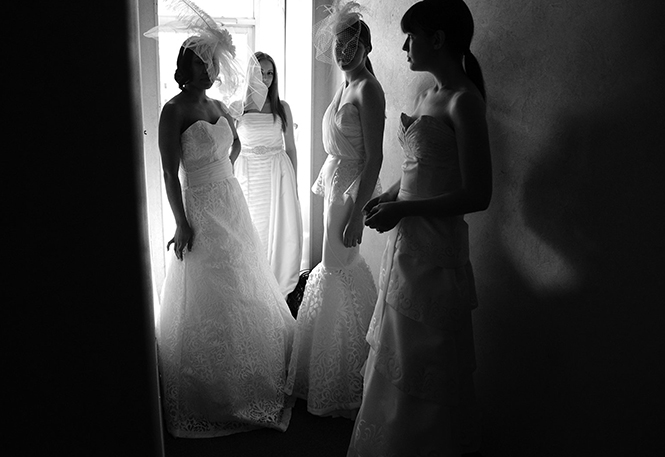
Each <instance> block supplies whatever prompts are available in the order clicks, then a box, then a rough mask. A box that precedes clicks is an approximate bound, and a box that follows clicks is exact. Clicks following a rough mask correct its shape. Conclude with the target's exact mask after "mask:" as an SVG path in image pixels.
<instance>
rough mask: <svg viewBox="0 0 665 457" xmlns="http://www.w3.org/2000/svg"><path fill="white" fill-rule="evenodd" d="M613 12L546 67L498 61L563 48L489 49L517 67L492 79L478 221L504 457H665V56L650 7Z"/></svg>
mask: <svg viewBox="0 0 665 457" xmlns="http://www.w3.org/2000/svg"><path fill="white" fill-rule="evenodd" d="M582 3H583V4H586V7H587V8H588V7H589V4H591V3H594V4H596V5H594V7H595V6H598V4H597V2H593V1H587V2H582ZM646 3H651V4H652V5H656V2H646ZM658 5H659V6H658V8H660V9H661V10H662V7H661V6H660V4H658ZM584 6H585V5H581V6H580V9H583V7H584ZM478 9H479V10H482V8H481V7H478ZM607 9H609V10H611V11H610V12H606V13H605V14H606V16H607V17H604V18H603V19H602V20H601V19H596V18H594V17H593V16H589V13H586V14H587V15H586V16H583V17H582V19H583V20H582V21H581V22H584V21H587V22H588V25H584V26H582V25H579V28H578V29H575V30H572V31H571V30H568V31H567V33H568V34H572V35H575V33H577V34H578V36H573V37H572V38H571V37H568V38H569V43H568V44H566V45H561V46H559V45H557V43H554V42H552V43H549V44H551V48H550V52H551V54H552V56H550V57H542V59H543V60H542V61H539V62H537V63H533V62H529V61H528V59H525V58H524V55H522V56H518V55H509V54H508V52H509V51H510V50H511V49H512V50H513V51H515V53H516V54H517V52H518V50H517V49H516V48H511V47H510V46H507V47H505V48H503V49H501V52H498V51H497V52H496V53H493V50H492V46H496V47H502V46H504V45H505V44H506V43H505V41H506V40H515V41H516V42H519V41H520V40H524V43H525V44H524V45H523V47H522V49H521V51H523V50H524V48H525V47H529V46H533V47H534V48H537V47H538V46H540V47H543V48H544V47H547V45H548V40H552V36H547V34H544V35H542V36H537V37H536V39H537V40H540V44H539V45H538V44H528V39H529V36H530V35H529V34H528V33H526V32H528V30H527V29H524V30H520V28H519V27H520V26H516V27H515V30H511V31H510V33H511V34H512V35H511V36H510V37H509V38H505V37H499V36H493V37H492V38H493V39H494V42H485V43H484V46H486V47H485V48H484V54H485V56H492V57H490V60H491V59H495V58H496V56H503V57H502V59H505V60H501V61H497V60H495V61H493V62H490V64H489V65H487V67H484V69H485V68H487V69H486V70H485V71H486V77H488V79H489V84H490V91H489V92H490V109H489V114H488V120H489V123H490V133H491V137H492V148H493V160H494V172H495V194H494V199H493V202H492V206H491V208H490V210H489V211H488V212H487V214H486V215H472V216H470V217H469V219H470V225H471V227H472V229H473V227H474V225H476V226H477V227H478V228H476V229H475V233H472V235H473V238H475V241H474V245H472V250H473V251H475V258H474V268H475V269H476V272H477V277H478V280H479V281H478V282H479V295H480V308H479V309H478V310H477V312H476V313H475V317H474V318H475V324H476V342H477V347H478V349H477V353H478V372H477V378H476V379H477V384H478V389H477V390H478V395H479V397H480V398H479V403H480V405H481V408H482V414H483V441H484V449H485V451H486V453H487V454H488V455H493V456H504V455H505V456H508V455H511V456H514V455H537V456H566V457H568V456H595V455H605V456H625V455H661V454H660V453H661V452H663V451H664V449H663V443H662V440H661V439H660V437H659V436H660V433H661V432H660V430H661V428H662V426H663V417H662V416H663V413H662V412H663V411H664V410H665V397H664V395H663V392H662V388H661V386H662V383H663V380H664V378H665V375H664V373H663V364H662V362H660V361H661V360H664V359H665V353H664V352H663V347H665V345H664V344H663V341H662V336H661V335H662V323H663V322H664V321H665V315H664V308H663V307H662V305H660V303H661V302H662V297H663V291H662V287H661V286H660V284H661V283H662V278H663V277H665V271H664V269H663V260H665V249H664V244H665V243H664V241H665V240H664V234H665V219H664V217H663V214H662V209H663V208H665V188H664V186H663V178H662V176H661V175H662V173H663V170H665V166H664V165H665V161H664V158H665V154H664V153H663V151H664V150H665V147H664V146H665V110H664V107H663V106H664V105H663V104H664V102H665V93H664V91H663V88H662V87H661V86H660V82H661V81H663V80H665V62H663V61H662V58H660V57H657V56H659V55H662V51H665V46H664V43H665V40H663V35H662V32H659V31H657V30H660V28H659V27H660V26H659V25H657V24H656V23H655V22H656V21H655V20H653V19H651V15H652V14H654V12H653V11H651V10H650V9H649V8H648V7H647V6H646V5H642V6H641V7H640V8H638V9H636V10H630V11H629V10H628V9H625V7H624V6H623V5H620V2H607ZM607 9H606V11H607ZM571 14H572V13H571ZM610 19H611V20H610ZM605 20H607V22H605ZM578 22H579V20H578ZM509 25H510V24H509ZM558 25H560V26H561V27H564V25H568V24H567V23H565V22H564V21H561V23H560V24H558ZM494 26H495V24H488V27H494ZM548 27H551V28H556V27H557V24H549V25H548ZM585 27H586V28H585ZM593 27H596V28H597V29H598V30H596V32H597V34H595V33H591V34H588V33H587V29H592V28H593ZM495 29H496V27H495ZM603 29H606V31H607V32H609V31H611V30H613V31H614V32H615V34H616V36H610V35H604V34H603V33H601V31H602V30H603ZM522 32H524V34H523V35H520V33H522ZM481 35H482V31H481ZM532 38H533V36H532ZM576 40H577V41H576ZM601 43H602V44H601ZM562 46H563V47H565V52H564V51H563V50H562ZM575 46H578V47H579V48H578V49H575ZM599 50H600V51H599ZM591 51H595V54H594V52H591ZM486 58H487V57H486ZM520 59H521V60H520ZM481 62H482V61H481ZM559 63H560V64H561V65H560V66H559V65H558V64H559ZM509 66H512V68H508V67H509ZM538 66H541V67H542V68H540V69H539V68H537V67H538ZM497 70H502V71H503V72H504V73H503V74H502V73H501V72H500V71H498V72H496V73H495V71H497ZM544 73H547V74H544ZM511 78H512V79H511ZM493 80H494V81H496V83H495V84H494V85H493V86H492V82H493ZM502 85H503V86H502ZM474 219H476V220H475V221H474ZM478 222H480V223H478Z"/></svg>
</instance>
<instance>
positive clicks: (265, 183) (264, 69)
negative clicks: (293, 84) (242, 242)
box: [234, 52, 303, 297]
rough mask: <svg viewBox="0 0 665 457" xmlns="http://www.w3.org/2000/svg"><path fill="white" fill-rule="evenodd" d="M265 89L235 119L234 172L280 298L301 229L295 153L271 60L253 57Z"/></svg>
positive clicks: (293, 276)
mask: <svg viewBox="0 0 665 457" xmlns="http://www.w3.org/2000/svg"><path fill="white" fill-rule="evenodd" d="M254 57H255V58H256V61H257V62H258V64H259V65H260V69H257V70H260V72H261V82H260V84H263V85H265V87H267V90H268V95H267V97H266V99H265V102H264V103H263V105H261V106H256V105H254V103H247V104H246V105H245V107H244V109H243V113H242V115H241V116H240V117H238V119H237V126H236V127H237V129H238V135H239V136H240V139H241V141H242V149H241V151H240V156H238V160H237V161H236V163H235V166H234V171H235V175H236V178H238V182H239V183H240V187H241V188H242V191H243V194H244V195H245V199H246V200H247V206H249V212H250V214H251V215H252V221H253V222H254V226H255V227H256V229H257V231H258V232H259V237H260V238H261V243H262V244H263V247H264V249H265V250H266V254H267V257H268V261H269V263H270V267H271V268H272V271H273V273H274V274H275V277H276V278H277V282H278V283H279V285H280V287H281V289H282V294H283V295H284V297H287V296H288V295H289V294H290V293H291V292H292V291H293V289H294V288H295V287H296V285H297V284H298V279H299V273H300V261H301V257H302V242H303V228H302V216H301V213H300V201H299V200H298V189H297V185H296V167H297V163H298V160H297V154H296V144H295V138H294V133H293V131H294V126H293V116H292V115H291V108H290V107H289V105H288V103H286V102H285V101H284V100H280V98H279V91H278V81H277V69H276V67H275V61H274V60H273V59H272V57H270V55H268V54H266V53H264V52H257V53H255V54H254Z"/></svg>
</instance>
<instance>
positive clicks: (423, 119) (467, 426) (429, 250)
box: [348, 0, 492, 457]
mask: <svg viewBox="0 0 665 457" xmlns="http://www.w3.org/2000/svg"><path fill="white" fill-rule="evenodd" d="M401 25H402V30H403V32H404V33H405V34H406V35H407V38H406V41H405V43H404V46H403V50H404V51H406V53H407V61H408V62H409V66H410V68H411V70H412V71H424V72H428V73H430V74H431V75H432V76H433V77H434V85H433V87H430V88H428V89H426V90H425V91H423V92H422V93H421V94H419V95H418V96H417V97H416V99H415V104H414V107H413V111H412V112H411V114H410V115H407V114H402V115H401V123H400V126H399V130H398V139H399V141H400V144H401V145H402V148H403V150H404V156H405V159H404V164H403V165H402V176H401V179H400V180H399V181H397V182H396V183H395V184H394V185H393V186H391V187H390V188H389V189H388V191H386V192H385V193H383V194H381V195H380V196H378V197H376V198H374V199H372V200H370V201H369V202H368V203H367V205H366V206H365V212H366V221H365V224H366V225H368V226H369V227H371V228H373V229H375V230H377V231H379V232H380V233H381V232H387V231H390V235H389V238H388V241H387V246H386V250H385V252H384V256H383V260H382V264H381V277H380V282H379V283H380V290H379V298H378V300H377V305H376V309H375V311H374V315H373V317H372V323H371V325H370V328H369V331H368V333H367V340H368V342H369V343H370V346H371V350H370V353H369V357H368V359H367V364H366V368H365V373H364V393H363V395H364V396H363V402H362V406H361V408H360V412H359V413H358V417H357V419H356V423H355V428H354V433H353V436H352V440H351V444H350V447H349V451H348V456H363V457H371V456H393V455H394V456H403V455H436V456H459V455H461V454H465V453H477V451H478V448H479V432H478V428H477V427H478V424H477V417H476V415H477V414H476V405H475V395H474V386H473V372H474V370H475V352H474V342H473V331H472V325H471V311H472V309H474V308H475V307H476V306H477V302H476V291H475V284H474V278H473V271H472V267H471V264H470V262H469V240H468V227H467V224H466V222H465V221H464V215H465V214H468V213H472V212H476V211H483V210H485V209H486V208H487V207H488V205H489V202H490V198H491V194H492V169H491V157H490V147H489V140H488V133H487V122H486V119H485V89H484V84H483V79H482V73H481V72H480V66H479V65H478V62H477V61H476V59H475V57H473V55H472V54H471V51H470V50H469V45H470V44H471V38H472V35H473V18H472V16H471V13H470V11H469V9H468V8H467V6H466V4H465V3H464V2H463V1H462V0H436V1H434V0H425V1H422V2H419V3H416V4H415V5H414V6H412V7H411V8H410V9H409V10H408V11H407V12H406V14H404V16H403V18H402V24H401ZM476 455H477V454H476Z"/></svg>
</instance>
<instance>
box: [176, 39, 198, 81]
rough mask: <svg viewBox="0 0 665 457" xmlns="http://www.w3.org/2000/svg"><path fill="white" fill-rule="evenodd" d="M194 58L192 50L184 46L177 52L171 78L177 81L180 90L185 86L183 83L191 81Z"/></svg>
mask: <svg viewBox="0 0 665 457" xmlns="http://www.w3.org/2000/svg"><path fill="white" fill-rule="evenodd" d="M193 59H194V51H192V50H191V49H190V48H187V47H185V46H181V47H180V52H179V53H178V60H177V62H176V69H175V74H174V75H173V78H174V79H175V81H176V82H177V83H178V87H179V88H180V90H183V89H184V88H185V84H187V83H188V82H189V81H191V79H192V77H193V74H192V60H193Z"/></svg>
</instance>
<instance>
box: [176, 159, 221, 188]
mask: <svg viewBox="0 0 665 457" xmlns="http://www.w3.org/2000/svg"><path fill="white" fill-rule="evenodd" d="M232 176H233V166H232V165H231V161H230V160H228V159H227V160H218V161H217V162H212V163H210V164H209V165H207V166H205V167H202V168H199V169H198V170H195V171H190V172H186V173H185V182H186V187H187V188H189V187H196V186H201V185H203V184H208V183H211V182H221V181H224V180H225V179H228V178H230V177H232Z"/></svg>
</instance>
